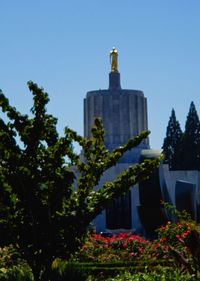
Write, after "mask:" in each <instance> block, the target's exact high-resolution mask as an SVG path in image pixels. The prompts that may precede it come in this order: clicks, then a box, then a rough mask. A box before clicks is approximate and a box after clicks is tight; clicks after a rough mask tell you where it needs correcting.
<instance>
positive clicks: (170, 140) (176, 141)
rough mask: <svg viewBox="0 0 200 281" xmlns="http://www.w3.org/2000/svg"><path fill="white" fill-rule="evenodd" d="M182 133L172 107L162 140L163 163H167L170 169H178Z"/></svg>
mask: <svg viewBox="0 0 200 281" xmlns="http://www.w3.org/2000/svg"><path fill="white" fill-rule="evenodd" d="M182 136H183V133H182V130H181V127H180V124H179V122H178V121H177V119H176V114H175V110H174V109H172V112H171V116H170V118H169V122H168V126H167V131H166V137H165V139H164V142H163V146H162V148H163V153H164V155H165V160H164V161H165V163H167V164H169V169H170V170H178V169H180V165H181V163H180V149H181V147H180V146H181V139H182Z"/></svg>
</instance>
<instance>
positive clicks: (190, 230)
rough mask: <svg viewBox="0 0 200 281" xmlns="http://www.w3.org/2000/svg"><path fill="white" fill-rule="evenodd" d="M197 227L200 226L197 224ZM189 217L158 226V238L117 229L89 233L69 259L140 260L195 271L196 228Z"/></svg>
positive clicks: (199, 232)
mask: <svg viewBox="0 0 200 281" xmlns="http://www.w3.org/2000/svg"><path fill="white" fill-rule="evenodd" d="M199 228H200V227H199ZM199 228H198V227H197V224H195V223H192V222H191V221H189V222H187V221H184V220H182V221H181V220H180V221H179V222H177V223H173V222H168V223H167V224H166V225H165V226H161V227H160V228H159V229H158V239H156V240H154V241H148V240H146V239H144V238H142V237H140V236H138V235H133V234H131V233H121V234H119V235H113V236H112V237H103V236H102V235H100V234H93V235H91V236H90V237H89V238H88V240H87V241H86V243H85V244H84V245H83V247H82V248H81V249H80V252H78V253H77V256H75V257H73V259H75V260H78V261H84V262H102V263H105V262H108V263H110V262H117V261H118V262H135V261H139V262H141V261H142V262H144V261H145V263H146V265H149V266H150V265H151V264H159V263H160V264H161V262H162V264H165V265H168V266H174V265H175V266H178V268H180V269H181V270H182V271H184V272H189V273H190V274H192V275H193V274H196V272H197V270H198V269H199V268H200V229H199Z"/></svg>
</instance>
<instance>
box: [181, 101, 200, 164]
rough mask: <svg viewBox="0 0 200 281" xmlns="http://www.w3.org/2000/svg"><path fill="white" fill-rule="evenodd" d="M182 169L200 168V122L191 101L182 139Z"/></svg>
mask: <svg viewBox="0 0 200 281" xmlns="http://www.w3.org/2000/svg"><path fill="white" fill-rule="evenodd" d="M181 155H182V160H181V162H182V170H200V122H199V116H198V114H197V111H196V108H195V105H194V102H191V104H190V109H189V113H188V116H187V119H186V123H185V133H184V135H183V140H182V153H181Z"/></svg>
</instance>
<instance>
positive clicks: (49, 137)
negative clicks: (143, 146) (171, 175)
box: [0, 82, 160, 280]
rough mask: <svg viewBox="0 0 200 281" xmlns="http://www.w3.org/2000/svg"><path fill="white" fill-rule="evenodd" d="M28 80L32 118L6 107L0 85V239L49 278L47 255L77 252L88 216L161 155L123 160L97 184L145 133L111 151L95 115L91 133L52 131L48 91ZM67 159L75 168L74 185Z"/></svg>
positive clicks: (65, 255)
mask: <svg viewBox="0 0 200 281" xmlns="http://www.w3.org/2000/svg"><path fill="white" fill-rule="evenodd" d="M28 86H29V89H30V91H31V92H32V94H33V101H34V104H33V107H32V110H31V111H32V113H33V115H32V117H31V118H29V116H28V115H23V114H21V113H20V112H18V111H17V110H16V108H15V107H12V106H11V105H10V104H9V101H8V99H7V98H6V97H5V96H4V94H3V93H2V92H1V91H0V108H1V110H2V113H1V118H0V138H1V139H0V207H1V212H0V246H4V245H8V244H12V245H18V247H19V249H20V251H21V254H22V255H23V258H24V259H26V260H27V261H28V263H29V265H30V266H31V268H32V270H33V272H34V276H35V280H51V278H50V276H49V272H48V270H50V268H51V264H52V262H53V260H54V259H55V258H56V257H60V258H68V257H69V256H70V255H71V254H73V253H74V252H75V251H77V250H78V248H79V246H80V245H81V243H83V241H84V238H85V236H86V233H87V227H88V225H89V223H90V222H91V221H92V220H93V219H94V218H95V217H96V216H97V215H98V214H99V213H100V212H101V211H102V210H103V209H105V208H106V207H107V206H108V205H109V203H110V202H112V201H113V200H114V199H115V198H118V197H119V196H120V195H122V194H124V193H126V192H127V191H128V190H129V188H130V187H132V186H133V185H135V184H136V183H138V182H139V181H141V180H144V179H147V178H148V176H149V174H150V173H151V172H152V171H153V170H154V169H155V168H156V167H158V166H159V163H160V158H156V159H154V160H146V161H144V162H142V163H140V164H137V165H134V166H131V167H129V168H128V169H127V170H125V171H123V172H122V173H121V174H120V175H118V176H117V177H116V179H115V180H114V181H113V182H107V183H104V184H103V185H102V187H101V188H100V189H99V190H97V191H96V190H95V189H94V187H95V186H97V184H98V183H99V180H100V178H101V176H102V174H103V173H104V172H105V171H106V170H107V169H109V168H110V167H112V166H113V165H115V164H116V163H117V161H118V160H119V158H120V157H121V156H122V155H123V154H124V153H125V152H126V151H127V150H130V149H132V148H133V147H135V146H137V145H138V144H140V142H141V141H142V140H143V139H145V138H147V137H148V135H149V132H142V133H141V134H140V135H139V136H136V137H133V138H131V139H130V140H129V141H128V142H127V144H125V145H123V146H120V147H119V148H116V149H114V150H113V151H112V152H109V151H108V150H107V149H106V147H105V145H104V130H103V127H102V122H101V121H100V120H99V119H96V120H95V124H94V127H93V129H92V137H91V138H90V139H86V138H84V137H82V136H79V135H78V134H77V133H76V132H74V131H73V130H71V129H69V128H66V129H65V135H64V136H63V137H59V135H58V133H57V130H56V119H55V118H54V117H53V116H52V115H49V114H47V113H46V104H47V103H48V95H47V93H45V92H44V91H43V89H40V88H38V86H37V85H36V84H34V83H32V82H29V83H28ZM3 113H4V114H6V115H7V116H5V118H3ZM72 141H76V142H78V143H79V144H80V146H81V147H82V148H83V153H84V161H82V158H81V157H79V155H77V154H75V153H74V152H73V150H72ZM69 161H70V164H71V165H73V166H74V167H76V169H77V171H78V172H79V177H78V178H77V181H76V188H75V187H74V178H75V174H74V172H73V170H74V169H73V168H72V166H69ZM76 176H77V174H76ZM45 272H46V273H47V274H46V275H45ZM41 273H43V274H42V275H41Z"/></svg>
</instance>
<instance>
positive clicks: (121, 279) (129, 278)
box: [87, 268, 196, 281]
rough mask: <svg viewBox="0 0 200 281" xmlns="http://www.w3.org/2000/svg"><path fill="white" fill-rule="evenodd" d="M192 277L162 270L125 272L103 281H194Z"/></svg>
mask: <svg viewBox="0 0 200 281" xmlns="http://www.w3.org/2000/svg"><path fill="white" fill-rule="evenodd" d="M89 280H90V281H94V280H95V279H88V280H87V281H89ZM194 280H196V279H195V277H194V276H191V275H190V274H181V273H180V271H178V270H174V269H169V268H162V269H160V270H157V271H153V272H139V273H135V274H131V273H130V272H125V273H123V274H120V275H118V276H116V277H114V278H112V277H111V278H108V279H106V280H105V281H194Z"/></svg>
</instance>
